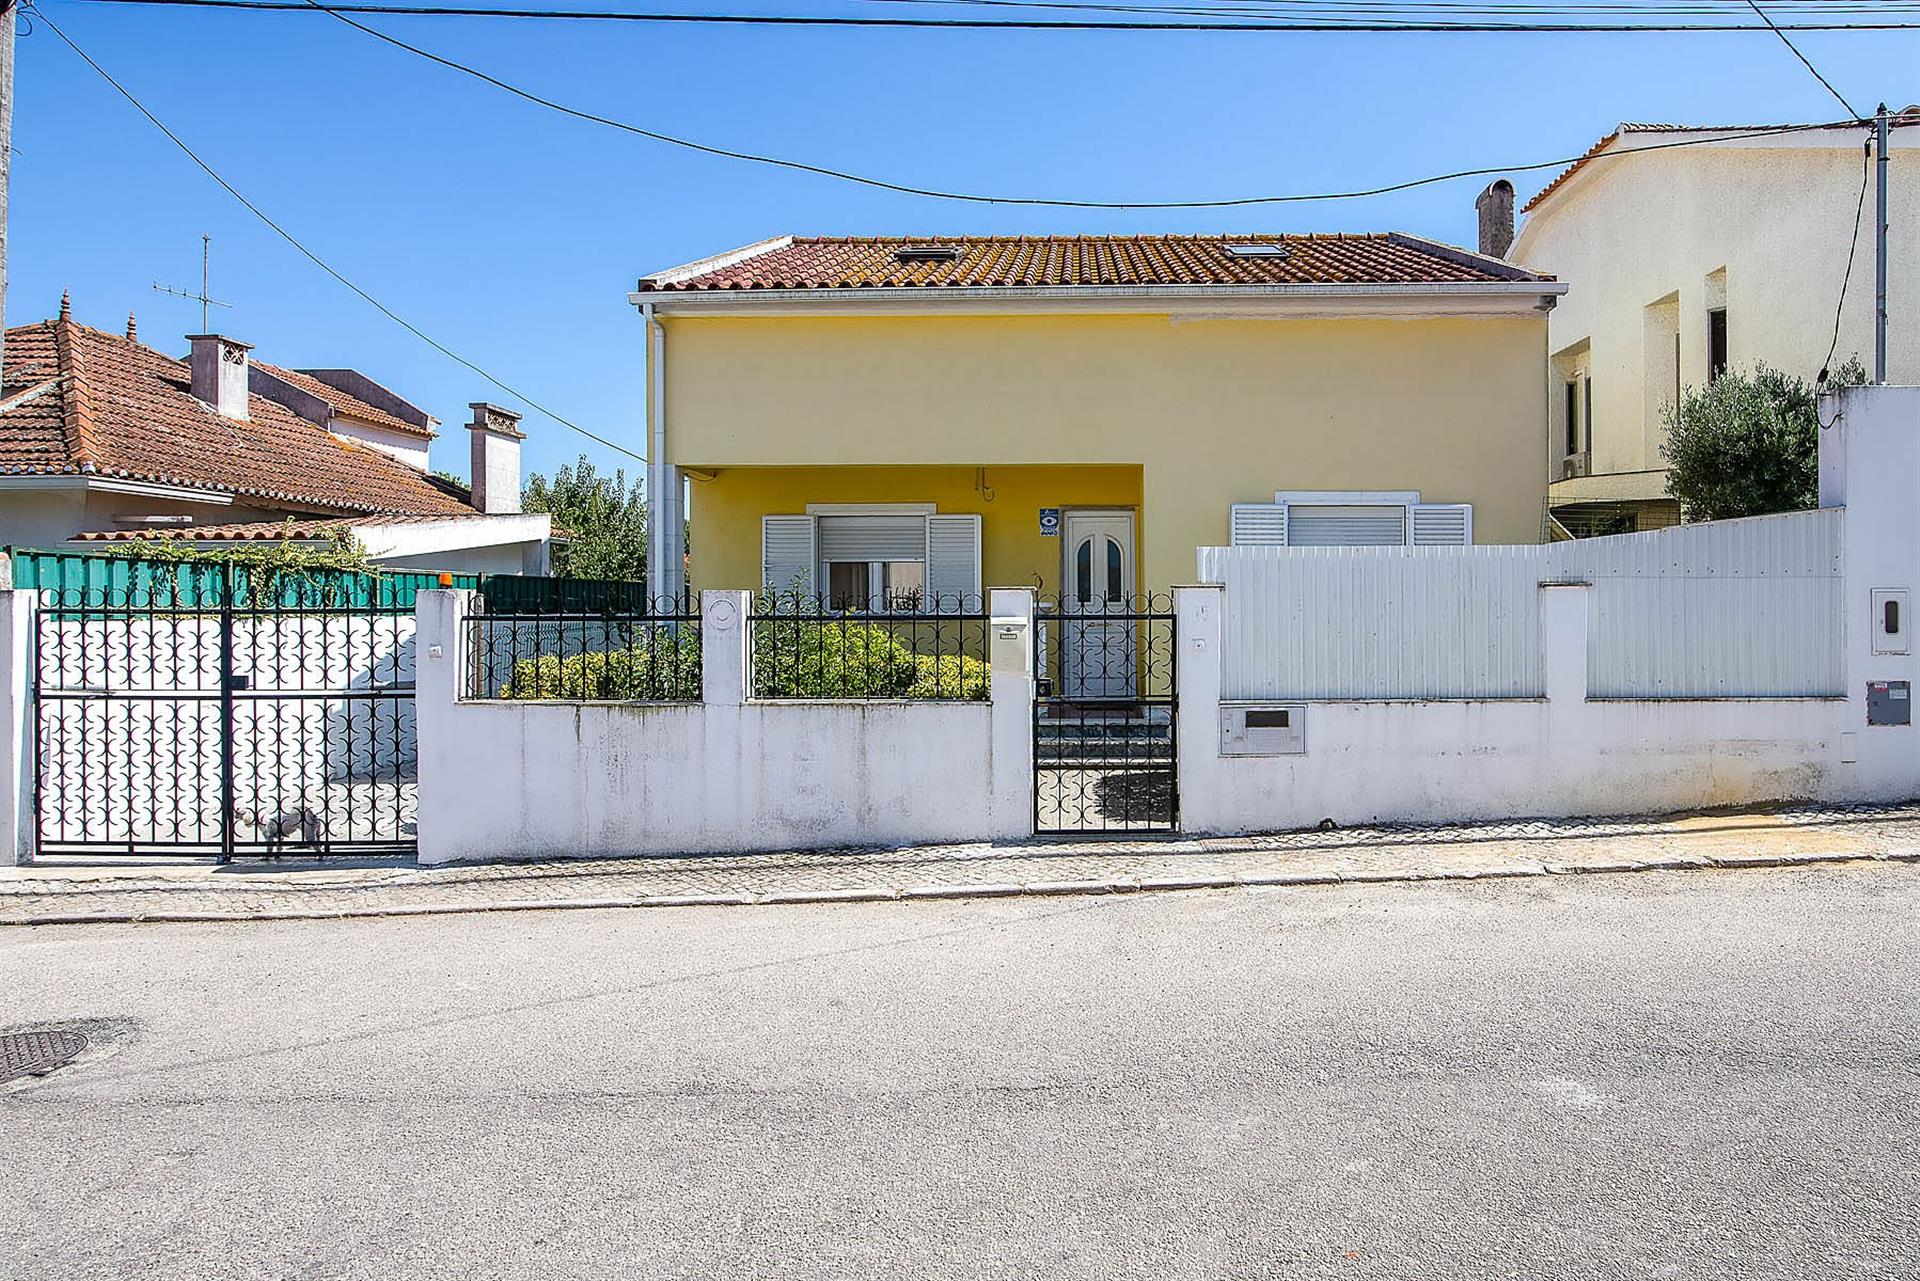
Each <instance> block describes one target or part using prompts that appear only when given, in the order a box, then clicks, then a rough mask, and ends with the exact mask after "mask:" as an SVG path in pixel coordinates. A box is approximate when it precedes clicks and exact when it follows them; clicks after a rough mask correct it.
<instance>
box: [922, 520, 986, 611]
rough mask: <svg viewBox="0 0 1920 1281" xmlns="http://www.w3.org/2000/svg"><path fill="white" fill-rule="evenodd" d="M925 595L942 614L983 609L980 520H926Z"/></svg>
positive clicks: (931, 606) (933, 607) (931, 605)
mask: <svg viewBox="0 0 1920 1281" xmlns="http://www.w3.org/2000/svg"><path fill="white" fill-rule="evenodd" d="M926 523H927V595H928V598H929V607H930V608H932V609H936V610H938V611H939V612H941V613H943V614H954V613H965V612H971V611H976V610H979V609H982V608H984V607H985V606H984V604H983V602H982V601H981V600H980V518H979V517H978V516H928V517H926Z"/></svg>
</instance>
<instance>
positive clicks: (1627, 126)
mask: <svg viewBox="0 0 1920 1281" xmlns="http://www.w3.org/2000/svg"><path fill="white" fill-rule="evenodd" d="M1892 124H1893V125H1894V127H1896V128H1898V127H1900V126H1904V125H1920V111H1916V109H1915V108H1913V107H1908V108H1907V109H1906V110H1904V111H1902V112H1901V113H1900V114H1899V115H1897V116H1895V117H1893V120H1892ZM1826 127H1828V126H1820V125H1813V126H1809V125H1780V124H1773V125H1676V124H1654V123H1650V122H1647V121H1636V120H1629V121H1625V122H1623V123H1621V124H1620V125H1618V126H1616V127H1615V128H1614V131H1613V132H1612V133H1610V134H1608V135H1607V136H1606V137H1604V138H1602V139H1600V141H1598V142H1596V143H1594V144H1593V145H1592V146H1591V147H1588V148H1587V149H1586V151H1585V152H1584V153H1582V154H1581V156H1580V158H1579V159H1577V160H1575V161H1574V162H1573V163H1572V164H1570V165H1568V166H1567V167H1566V168H1565V169H1562V170H1561V171H1560V172H1559V173H1557V174H1555V175H1554V176H1553V181H1551V182H1549V183H1548V184H1547V185H1546V186H1544V187H1542V188H1540V190H1539V191H1538V192H1536V193H1535V194H1534V197H1533V199H1531V200H1529V201H1527V203H1526V204H1525V205H1523V206H1521V208H1520V212H1521V213H1532V212H1533V211H1534V210H1535V209H1536V208H1538V207H1539V205H1540V203H1541V202H1542V201H1544V200H1545V199H1546V198H1547V197H1549V196H1551V195H1552V194H1553V193H1554V192H1556V191H1558V190H1560V188H1562V187H1564V186H1566V185H1567V183H1568V182H1569V181H1571V180H1572V178H1573V176H1574V175H1575V174H1577V173H1579V172H1580V171H1581V170H1582V169H1585V168H1586V167H1587V165H1588V164H1590V163H1591V162H1592V161H1593V158H1594V157H1595V156H1597V155H1599V154H1600V153H1601V152H1603V151H1605V150H1606V149H1607V148H1608V147H1611V146H1612V145H1613V144H1614V143H1615V142H1618V141H1619V140H1620V136H1621V135H1622V134H1629V133H1748V134H1754V133H1784V132H1787V131H1790V130H1791V131H1795V132H1798V131H1801V130H1805V131H1806V132H1808V133H1811V132H1813V131H1814V130H1815V129H1817V128H1826ZM1832 127H1836V128H1848V127H1850V126H1832ZM1810 145H1811V144H1810Z"/></svg>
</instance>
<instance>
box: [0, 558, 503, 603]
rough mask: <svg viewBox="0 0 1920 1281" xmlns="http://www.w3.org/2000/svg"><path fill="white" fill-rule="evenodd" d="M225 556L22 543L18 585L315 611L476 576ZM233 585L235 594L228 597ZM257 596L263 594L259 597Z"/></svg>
mask: <svg viewBox="0 0 1920 1281" xmlns="http://www.w3.org/2000/svg"><path fill="white" fill-rule="evenodd" d="M225 569H226V567H225V566H224V565H223V564H221V563H220V562H219V561H211V560H195V561H172V560H146V559H143V558H141V557H138V556H102V555H98V554H91V553H86V552H54V551H33V550H22V549H16V550H15V551H14V552H13V585H14V586H15V587H17V588H21V589H23V590H27V589H31V590H36V591H44V592H52V593H54V595H53V596H52V597H51V599H53V600H54V601H56V602H59V603H64V604H72V605H80V604H84V603H86V602H88V601H112V602H113V603H114V604H115V605H122V604H124V605H126V606H127V607H129V608H133V609H198V608H218V607H219V606H220V605H222V604H231V605H233V606H234V607H236V608H241V609H273V608H278V609H311V608H316V607H333V608H357V609H368V608H373V609H383V610H388V609H390V610H396V611H398V610H409V609H412V608H413V604H414V597H415V595H417V594H418V593H420V592H423V591H430V590H432V589H435V588H438V587H441V586H443V585H444V586H446V587H457V588H465V589H468V590H472V589H474V588H477V587H479V586H480V577H479V575H477V574H449V575H445V576H444V577H445V578H446V579H447V580H448V581H447V582H446V583H445V584H442V582H441V579H442V577H443V576H442V575H440V574H432V573H413V572H394V573H375V574H362V573H352V572H349V571H345V570H335V569H323V570H301V571H280V572H278V573H276V574H274V575H273V576H272V577H271V579H262V578H261V577H260V575H259V571H258V570H256V569H254V568H252V567H249V566H244V565H242V566H236V567H235V568H234V570H233V573H232V575H231V577H230V578H229V576H228V575H227V574H226V573H225V572H224V571H225ZM229 582H231V583H232V591H233V599H232V600H231V601H227V600H225V596H226V592H227V584H228V583H229ZM256 597H259V598H258V599H256Z"/></svg>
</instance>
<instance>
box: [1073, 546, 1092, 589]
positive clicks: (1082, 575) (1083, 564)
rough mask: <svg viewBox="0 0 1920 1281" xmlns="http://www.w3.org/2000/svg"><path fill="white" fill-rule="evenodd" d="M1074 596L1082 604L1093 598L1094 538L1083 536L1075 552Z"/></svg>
mask: <svg viewBox="0 0 1920 1281" xmlns="http://www.w3.org/2000/svg"><path fill="white" fill-rule="evenodd" d="M1073 596H1074V599H1075V600H1077V601H1079V602H1080V603H1081V604H1082V605H1085V604H1087V603H1088V602H1089V601H1091V600H1092V599H1093V540H1092V539H1091V538H1083V539H1081V540H1080V546H1079V548H1078V549H1077V550H1076V551H1075V552H1074V553H1073Z"/></svg>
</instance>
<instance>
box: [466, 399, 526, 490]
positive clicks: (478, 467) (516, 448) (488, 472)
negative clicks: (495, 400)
mask: <svg viewBox="0 0 1920 1281" xmlns="http://www.w3.org/2000/svg"><path fill="white" fill-rule="evenodd" d="M468 408H469V409H471V410H473V421H472V422H470V423H468V424H467V430H468V431H469V432H471V433H473V437H472V439H473V454H472V459H473V461H472V468H473V470H472V472H471V473H470V474H471V475H472V477H473V505H474V506H475V507H476V508H478V509H479V510H480V511H483V512H485V513H486V514H487V515H489V516H512V515H515V514H517V513H518V512H519V510H520V442H521V441H523V440H525V439H526V438H527V435H526V433H525V432H523V431H521V430H520V415H519V414H516V413H514V412H513V411H512V410H511V409H502V408H500V406H498V405H489V404H488V403H487V402H486V401H484V400H476V401H474V402H473V403H472V404H471V405H469V406H468Z"/></svg>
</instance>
